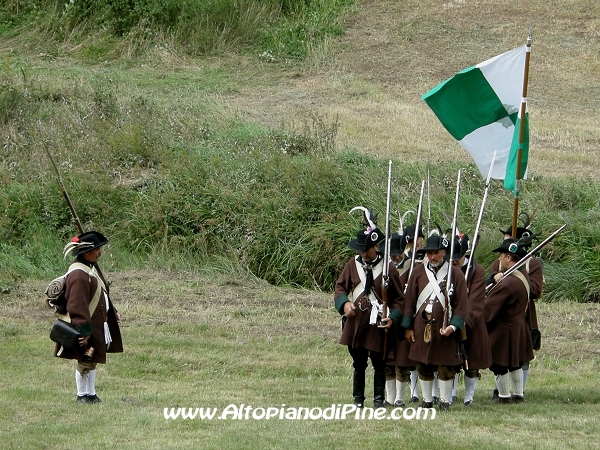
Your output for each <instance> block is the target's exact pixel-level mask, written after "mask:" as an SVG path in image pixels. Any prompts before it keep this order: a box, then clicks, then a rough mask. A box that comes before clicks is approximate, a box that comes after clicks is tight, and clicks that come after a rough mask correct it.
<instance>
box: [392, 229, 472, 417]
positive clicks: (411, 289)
mask: <svg viewBox="0 0 600 450" xmlns="http://www.w3.org/2000/svg"><path fill="white" fill-rule="evenodd" d="M423 250H424V251H425V252H426V253H427V261H426V262H424V263H423V264H419V265H417V266H415V268H414V269H413V273H412V276H411V277H410V280H409V281H408V289H407V291H406V294H405V299H404V314H403V318H402V326H403V327H404V328H405V329H406V331H405V337H406V340H407V341H408V342H410V343H411V349H410V353H409V357H410V359H411V360H413V361H415V362H416V366H417V371H418V372H419V380H420V382H421V393H422V395H423V403H422V405H421V406H422V407H424V408H431V407H432V406H433V380H434V372H435V371H437V372H438V377H439V383H440V397H441V398H440V409H441V410H449V409H450V403H451V402H452V386H453V384H454V375H456V366H459V365H461V364H463V363H464V358H463V355H462V351H461V346H460V329H461V328H462V327H463V326H464V319H463V318H464V317H466V313H467V284H466V282H465V276H464V274H463V273H462V271H461V270H460V269H459V268H458V267H454V266H452V264H450V263H449V262H448V261H447V260H448V259H449V257H450V254H449V253H450V245H449V243H448V240H447V239H446V238H445V237H444V236H441V235H431V236H429V238H427V243H426V244H425V247H424V248H423ZM449 270H452V278H451V280H452V285H451V286H450V289H449V292H447V291H446V284H447V279H446V277H447V276H448V271H449ZM448 298H449V299H450V302H449V303H450V305H449V307H450V310H447V308H448ZM445 315H446V317H444V316H445ZM448 316H449V318H448ZM446 322H447V325H445V323H446Z"/></svg>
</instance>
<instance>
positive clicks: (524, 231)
mask: <svg viewBox="0 0 600 450" xmlns="http://www.w3.org/2000/svg"><path fill="white" fill-rule="evenodd" d="M499 231H500V233H502V234H507V235H509V236H512V225H510V226H509V227H508V228H507V229H506V230H502V229H500V228H499ZM527 236H533V232H532V231H531V230H530V229H529V228H523V227H517V236H516V238H517V239H521V238H522V237H527Z"/></svg>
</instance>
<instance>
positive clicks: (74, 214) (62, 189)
mask: <svg viewBox="0 0 600 450" xmlns="http://www.w3.org/2000/svg"><path fill="white" fill-rule="evenodd" d="M42 144H44V149H46V153H47V154H48V158H50V162H51V163H52V167H54V171H55V172H56V176H57V178H58V184H59V186H60V192H61V193H62V195H63V197H64V198H65V201H66V202H67V205H68V207H69V210H70V211H71V216H72V217H73V222H75V225H76V226H77V229H78V230H79V234H82V233H84V230H83V226H82V225H81V221H80V220H79V216H78V215H77V212H76V211H75V207H74V206H73V202H72V201H71V198H70V197H69V193H68V192H67V189H66V188H65V184H64V183H63V180H62V177H61V176H60V171H59V170H58V167H57V166H56V163H55V162H54V158H52V154H51V153H50V150H49V149H48V144H46V142H44V141H42ZM93 266H94V267H95V268H96V272H98V275H99V276H100V278H101V279H102V280H103V281H106V278H104V274H103V273H102V270H100V266H99V265H98V263H97V262H96V263H94V264H93ZM104 284H105V285H106V293H107V294H108V293H109V283H108V282H106V283H104Z"/></svg>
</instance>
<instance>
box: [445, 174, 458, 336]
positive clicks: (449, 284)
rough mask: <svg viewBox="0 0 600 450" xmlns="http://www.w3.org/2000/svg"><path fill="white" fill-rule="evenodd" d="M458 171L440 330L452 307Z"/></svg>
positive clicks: (447, 320) (446, 323)
mask: <svg viewBox="0 0 600 450" xmlns="http://www.w3.org/2000/svg"><path fill="white" fill-rule="evenodd" d="M460 172H461V170H460V169H459V170H458V180H457V181H456V196H455V197H454V215H453V217H452V231H451V236H450V257H449V258H448V266H449V267H448V276H447V277H446V309H445V311H444V320H443V325H442V330H444V329H446V327H447V326H448V322H449V321H450V316H451V314H452V307H451V306H450V290H451V288H452V257H453V256H454V242H455V241H456V216H457V214H458V195H459V193H460Z"/></svg>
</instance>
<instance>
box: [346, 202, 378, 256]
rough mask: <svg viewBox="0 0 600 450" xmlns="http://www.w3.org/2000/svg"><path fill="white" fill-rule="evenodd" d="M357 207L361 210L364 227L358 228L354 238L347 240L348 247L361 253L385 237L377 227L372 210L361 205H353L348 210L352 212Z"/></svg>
mask: <svg viewBox="0 0 600 450" xmlns="http://www.w3.org/2000/svg"><path fill="white" fill-rule="evenodd" d="M357 209H358V210H361V211H363V213H364V219H365V226H366V229H363V230H360V231H359V232H358V233H356V239H353V240H351V241H350V242H348V247H350V248H351V249H352V250H354V251H355V252H359V253H362V252H366V251H367V250H369V249H370V248H371V247H373V246H374V245H377V244H379V243H380V242H381V241H383V240H384V239H385V235H384V234H383V232H382V231H381V230H380V229H379V228H377V224H376V223H375V216H374V214H373V212H372V211H370V210H368V209H367V208H365V207H363V206H355V207H354V208H352V209H351V210H350V212H351V213H352V212H353V211H356V210H357Z"/></svg>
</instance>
